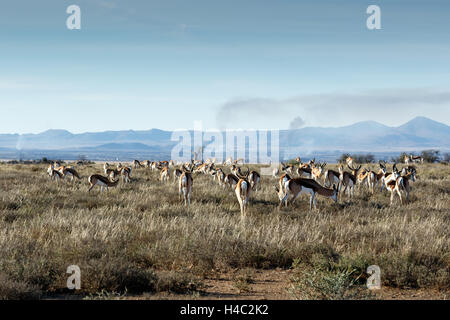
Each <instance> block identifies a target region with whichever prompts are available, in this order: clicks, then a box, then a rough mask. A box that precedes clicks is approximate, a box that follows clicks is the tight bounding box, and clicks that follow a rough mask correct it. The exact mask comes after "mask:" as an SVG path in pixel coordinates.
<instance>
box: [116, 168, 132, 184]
mask: <svg viewBox="0 0 450 320" xmlns="http://www.w3.org/2000/svg"><path fill="white" fill-rule="evenodd" d="M117 170H118V171H119V173H120V175H121V176H122V180H123V181H124V182H128V183H129V182H131V170H132V169H131V167H124V166H122V164H121V163H119V164H118V165H117Z"/></svg>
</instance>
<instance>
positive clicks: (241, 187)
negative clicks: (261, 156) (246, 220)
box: [234, 168, 251, 217]
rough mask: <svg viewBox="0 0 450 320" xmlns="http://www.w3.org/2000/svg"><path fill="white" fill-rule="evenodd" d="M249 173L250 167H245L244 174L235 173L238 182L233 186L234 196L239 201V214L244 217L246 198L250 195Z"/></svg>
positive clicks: (246, 204)
mask: <svg viewBox="0 0 450 320" xmlns="http://www.w3.org/2000/svg"><path fill="white" fill-rule="evenodd" d="M249 174H250V169H248V168H247V172H246V173H245V174H240V172H238V173H237V176H238V178H239V181H238V183H237V184H236V186H235V187H234V192H235V193H236V197H237V199H238V202H239V206H240V208H241V216H242V217H245V216H246V212H247V206H248V199H249V197H250V191H251V185H250V182H249V181H248V176H249Z"/></svg>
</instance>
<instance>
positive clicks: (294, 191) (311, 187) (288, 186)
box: [275, 178, 338, 210]
mask: <svg viewBox="0 0 450 320" xmlns="http://www.w3.org/2000/svg"><path fill="white" fill-rule="evenodd" d="M275 190H276V192H277V194H278V198H279V199H280V207H281V205H282V203H283V202H284V203H285V205H286V206H287V204H288V203H290V204H291V205H292V204H293V203H294V201H295V199H297V197H298V196H299V195H301V194H309V195H310V198H309V209H310V210H312V207H313V205H314V209H317V204H316V194H320V195H321V196H324V197H328V198H331V199H333V200H334V202H337V198H338V189H337V188H336V185H335V184H333V189H328V188H324V187H322V186H321V185H320V184H319V183H318V182H317V181H315V180H313V179H305V178H294V179H290V180H288V181H287V182H285V183H284V188H283V189H279V188H277V187H275ZM289 195H292V197H291V199H290V200H288V198H289Z"/></svg>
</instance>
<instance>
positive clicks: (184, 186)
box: [178, 166, 194, 206]
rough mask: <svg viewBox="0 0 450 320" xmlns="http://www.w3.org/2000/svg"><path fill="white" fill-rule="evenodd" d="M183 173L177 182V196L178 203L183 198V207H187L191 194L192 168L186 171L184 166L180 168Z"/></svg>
mask: <svg viewBox="0 0 450 320" xmlns="http://www.w3.org/2000/svg"><path fill="white" fill-rule="evenodd" d="M182 170H183V173H182V174H181V175H180V178H179V180H178V194H179V196H180V201H182V197H183V198H184V205H185V206H189V205H190V204H191V192H192V184H193V181H194V180H193V179H192V167H191V168H190V169H187V168H186V167H185V166H183V167H182Z"/></svg>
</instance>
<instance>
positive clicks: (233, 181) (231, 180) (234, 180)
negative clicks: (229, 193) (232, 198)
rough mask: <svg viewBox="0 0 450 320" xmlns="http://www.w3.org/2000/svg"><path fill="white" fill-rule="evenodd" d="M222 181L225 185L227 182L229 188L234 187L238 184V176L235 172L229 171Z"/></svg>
mask: <svg viewBox="0 0 450 320" xmlns="http://www.w3.org/2000/svg"><path fill="white" fill-rule="evenodd" d="M223 182H224V183H225V184H226V185H227V184H228V185H229V186H230V187H231V188H234V187H235V186H236V185H237V184H238V182H239V178H238V177H237V176H236V175H235V174H233V173H229V174H227V175H225V179H224V180H223Z"/></svg>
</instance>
